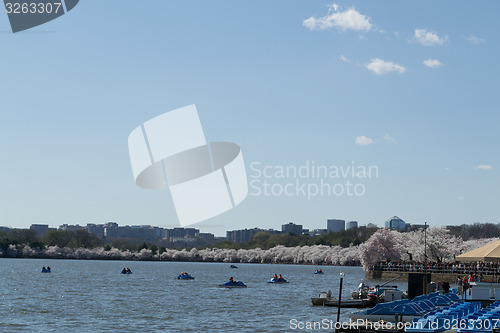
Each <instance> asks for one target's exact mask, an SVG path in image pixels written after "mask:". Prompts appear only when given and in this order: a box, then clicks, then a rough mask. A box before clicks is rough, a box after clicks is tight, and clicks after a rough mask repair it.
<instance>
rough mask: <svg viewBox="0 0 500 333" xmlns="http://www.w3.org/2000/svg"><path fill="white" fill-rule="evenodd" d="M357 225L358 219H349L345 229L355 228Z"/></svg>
mask: <svg viewBox="0 0 500 333" xmlns="http://www.w3.org/2000/svg"><path fill="white" fill-rule="evenodd" d="M357 227H358V221H349V222H347V224H346V226H345V229H346V230H347V229H356V228H357Z"/></svg>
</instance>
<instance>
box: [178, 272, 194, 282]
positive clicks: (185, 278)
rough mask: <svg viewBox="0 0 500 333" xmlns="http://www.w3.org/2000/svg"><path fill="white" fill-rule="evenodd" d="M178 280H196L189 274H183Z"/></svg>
mask: <svg viewBox="0 0 500 333" xmlns="http://www.w3.org/2000/svg"><path fill="white" fill-rule="evenodd" d="M177 280H194V276H191V275H189V273H186V272H182V273H181V274H179V275H178V276H177Z"/></svg>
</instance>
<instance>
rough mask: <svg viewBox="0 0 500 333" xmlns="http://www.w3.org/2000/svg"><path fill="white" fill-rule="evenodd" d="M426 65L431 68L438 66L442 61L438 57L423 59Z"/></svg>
mask: <svg viewBox="0 0 500 333" xmlns="http://www.w3.org/2000/svg"><path fill="white" fill-rule="evenodd" d="M423 63H424V65H425V66H427V67H430V68H436V67H439V66H441V65H442V63H441V61H439V60H437V59H427V60H424V61H423Z"/></svg>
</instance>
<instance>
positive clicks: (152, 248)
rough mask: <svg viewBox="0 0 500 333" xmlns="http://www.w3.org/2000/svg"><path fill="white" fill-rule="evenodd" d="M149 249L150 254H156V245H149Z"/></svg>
mask: <svg viewBox="0 0 500 333" xmlns="http://www.w3.org/2000/svg"><path fill="white" fill-rule="evenodd" d="M149 249H150V250H151V252H153V254H156V252H158V246H156V244H152V245H150V246H149Z"/></svg>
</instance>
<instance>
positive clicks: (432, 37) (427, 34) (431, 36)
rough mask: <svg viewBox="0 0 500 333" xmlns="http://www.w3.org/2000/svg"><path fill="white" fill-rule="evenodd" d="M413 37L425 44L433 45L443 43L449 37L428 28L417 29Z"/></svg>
mask: <svg viewBox="0 0 500 333" xmlns="http://www.w3.org/2000/svg"><path fill="white" fill-rule="evenodd" d="M413 39H414V40H415V41H416V42H418V43H420V44H422V45H424V46H433V45H443V44H444V42H445V41H446V39H447V36H446V37H444V38H441V37H439V36H438V34H437V33H436V32H434V31H428V30H427V29H415V34H414V36H413Z"/></svg>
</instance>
